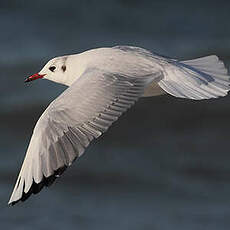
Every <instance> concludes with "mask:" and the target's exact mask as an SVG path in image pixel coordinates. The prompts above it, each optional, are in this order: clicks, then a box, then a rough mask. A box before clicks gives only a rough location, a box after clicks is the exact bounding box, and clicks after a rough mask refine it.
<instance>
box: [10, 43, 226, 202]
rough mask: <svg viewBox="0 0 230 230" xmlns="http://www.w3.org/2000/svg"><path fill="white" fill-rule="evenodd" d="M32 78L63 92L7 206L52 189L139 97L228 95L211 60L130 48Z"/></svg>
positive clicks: (39, 129) (58, 63) (75, 59)
mask: <svg viewBox="0 0 230 230" xmlns="http://www.w3.org/2000/svg"><path fill="white" fill-rule="evenodd" d="M37 78H47V79H49V80H52V81H55V82H57V83H61V84H65V85H67V86H69V87H68V88H67V89H66V90H65V91H64V92H63V93H62V94H61V95H60V96H59V97H58V98H57V99H55V100H54V101H53V102H52V103H51V104H50V105H49V106H48V108H47V109H46V110H45V112H44V113H43V114H42V116H41V117H40V119H39V121H38V122H37V124H36V126H35V129H34V132H33V135H32V138H31V141H30V144H29V147H28V150H27V154H26V157H25V160H24V163H23V166H22V168H21V171H20V173H19V177H18V179H17V182H16V185H15V187H14V191H13V193H12V195H11V198H10V201H9V204H14V203H16V202H17V201H19V200H22V201H23V200H25V199H27V198H28V197H29V196H30V195H31V194H32V193H38V192H39V191H40V190H41V189H42V188H43V186H48V185H50V184H52V182H53V181H54V180H55V178H56V177H58V176H59V175H61V173H62V172H63V171H64V170H65V169H66V167H67V166H69V165H70V164H72V162H73V161H74V160H75V159H76V158H78V157H79V156H80V155H81V154H82V153H83V152H84V150H85V148H86V147H87V146H88V145H89V143H90V142H91V141H92V140H93V139H94V138H97V137H99V136H100V135H101V134H102V133H104V132H105V131H106V130H107V129H108V128H109V126H110V125H111V124H112V123H113V122H114V121H116V120H117V119H118V118H119V116H120V115H121V114H122V113H123V112H125V111H126V110H127V109H128V108H129V107H131V106H132V105H133V104H134V103H135V101H137V100H138V98H139V97H141V96H155V95H160V94H164V93H169V94H171V95H173V96H176V97H181V98H190V99H195V100H200V99H209V98H216V97H219V96H225V95H226V94H227V92H228V91H229V89H230V88H229V76H228V74H227V70H226V68H225V67H224V64H223V63H222V62H221V61H219V59H218V58H217V57H216V56H214V55H212V56H208V57H204V58H199V59H194V60H189V61H177V60H175V59H171V58H167V57H163V56H160V55H158V54H153V53H151V52H149V51H147V50H145V49H142V48H138V47H130V46H116V47H112V48H99V49H93V50H89V51H86V52H83V53H81V54H75V55H68V56H63V57H58V58H54V59H52V60H51V61H49V62H48V63H47V64H46V65H45V66H44V68H43V69H42V70H41V71H40V72H39V73H38V74H34V75H32V76H31V77H29V78H28V79H27V80H26V81H31V80H34V79H37Z"/></svg>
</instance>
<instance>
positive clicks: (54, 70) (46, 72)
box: [25, 56, 69, 85]
mask: <svg viewBox="0 0 230 230" xmlns="http://www.w3.org/2000/svg"><path fill="white" fill-rule="evenodd" d="M67 58H68V56H63V57H56V58H53V59H51V60H50V61H48V62H47V64H46V65H45V66H44V67H43V68H42V70H41V71H40V72H39V73H36V74H33V75H31V76H30V77H28V78H26V80H25V82H29V81H33V80H36V79H39V78H44V79H48V80H50V81H54V82H57V83H61V84H64V85H65V84H66V83H67V82H68V74H69V71H68V68H67V66H66V60H67Z"/></svg>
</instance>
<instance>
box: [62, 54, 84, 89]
mask: <svg viewBox="0 0 230 230" xmlns="http://www.w3.org/2000/svg"><path fill="white" fill-rule="evenodd" d="M66 67H67V68H68V69H66V78H65V81H64V82H63V84H64V85H67V86H70V85H72V84H73V82H75V81H76V80H77V79H78V78H79V77H80V76H81V75H82V74H83V72H84V71H85V70H86V67H87V60H86V58H85V57H84V55H81V54H75V55H71V56H69V58H68V59H67V60H66Z"/></svg>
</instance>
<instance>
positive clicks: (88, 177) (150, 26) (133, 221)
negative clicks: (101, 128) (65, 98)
mask: <svg viewBox="0 0 230 230" xmlns="http://www.w3.org/2000/svg"><path fill="white" fill-rule="evenodd" d="M229 12H230V2H229V1H198V0H193V1H189V2H185V1H164V0H162V1H137V0H132V1H131V0H117V1H115V0H113V1H105V0H102V1H96V0H92V1H90V0H86V1H74V0H71V1H57V0H56V1H45V0H40V1H28V0H19V1H0V28H1V36H0V68H1V75H0V79H1V84H0V106H1V110H0V128H1V133H0V146H1V160H0V186H1V189H0V229H17V230H20V229H21V230H26V229H34V230H35V229H39V230H40V229H42V230H43V229H44V230H45V229H64V228H65V229H70V230H71V229H83V230H84V229H86V230H89V229H94V230H97V229H98V230H99V229H100V230H103V229H106V230H107V229H109V230H110V229H111V230H113V229H114V230H115V229H116V230H117V229H125V230H127V229H132V230H136V229H137V230H139V229H146V230H148V229H149V230H155V229H156V230H158V229H160V230H162V229H166V230H173V229H176V230H180V229H181V230H182V229H183V230H184V229H186V230H190V229H191V230H194V229H196V230H205V229H208V230H214V229H218V230H222V229H226V230H228V229H229V228H230V196H229V194H230V152H229V139H230V133H229V128H230V122H229V120H230V96H227V97H225V98H220V99H218V100H208V101H190V100H183V99H176V98H173V97H171V96H160V97H153V98H143V99H140V100H139V101H138V103H137V104H136V105H135V106H134V107H133V108H131V109H130V110H129V111H128V112H127V113H126V114H124V115H123V116H122V117H121V118H120V119H119V120H118V121H117V122H115V123H114V125H113V126H112V127H111V128H110V129H109V130H108V132H107V133H106V134H105V135H103V136H102V137H101V138H99V139H98V140H96V141H94V142H93V143H92V144H91V145H90V147H89V148H88V149H87V151H86V153H85V154H84V155H83V156H82V157H81V158H80V159H79V160H78V161H77V162H75V164H73V166H71V167H70V168H69V169H68V170H67V171H66V172H65V173H64V174H63V176H62V177H61V178H60V179H59V180H58V181H57V182H56V183H55V184H54V185H53V186H52V187H50V188H49V189H44V190H43V191H42V192H41V193H39V195H36V196H32V197H31V198H30V199H29V200H28V201H27V202H25V203H18V204H17V205H16V206H14V207H7V202H8V199H9V196H10V194H11V191H12V189H13V185H14V182H15V180H16V177H17V173H18V171H19V169H20V167H21V163H22V161H23V158H24V154H25V151H26V148H27V145H28V143H29V140H30V136H31V134H32V130H33V127H34V125H35V123H36V120H37V119H38V118H39V116H40V115H41V113H42V111H43V110H44V109H45V108H46V107H47V106H48V104H49V103H50V102H51V101H52V100H53V99H54V98H55V97H57V96H58V95H59V94H60V93H61V92H62V91H63V90H64V89H65V87H64V86H61V85H56V84H55V83H52V82H48V81H45V80H41V81H36V82H33V83H31V84H24V78H25V77H26V76H28V75H30V74H33V73H36V72H38V71H39V69H41V67H42V66H43V65H44V64H45V63H46V62H47V61H48V60H49V59H50V58H52V57H55V56H59V55H64V54H70V53H79V52H82V51H84V50H87V49H90V48H96V47H103V46H114V45H118V44H119V45H135V46H140V47H143V48H146V49H149V50H152V51H155V52H158V53H161V54H163V55H166V56H171V57H175V58H178V59H192V58H195V57H200V56H205V55H210V54H216V55H218V56H219V57H220V58H221V59H222V60H223V61H224V62H225V64H226V66H228V67H229V66H230V27H229V21H230V14H229Z"/></svg>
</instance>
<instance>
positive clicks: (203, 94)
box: [158, 55, 230, 100]
mask: <svg viewBox="0 0 230 230" xmlns="http://www.w3.org/2000/svg"><path fill="white" fill-rule="evenodd" d="M229 84H230V76H229V75H228V71H227V69H226V68H225V66H224V63H223V62H222V61H220V60H219V58H218V57H217V56H215V55H211V56H207V57H202V58H197V59H193V60H188V61H173V62H171V63H170V65H169V66H168V67H166V68H165V71H164V77H163V78H162V79H161V80H160V81H159V82H158V85H159V86H160V87H161V88H162V89H163V90H164V91H166V92H167V93H169V94H171V95H173V96H175V97H180V98H190V99H194V100H202V99H209V98H217V97H221V96H225V95H227V93H228V91H229V90H230V87H229Z"/></svg>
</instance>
